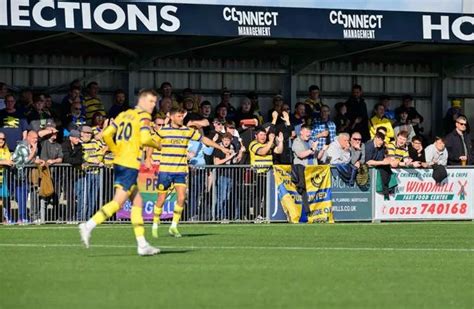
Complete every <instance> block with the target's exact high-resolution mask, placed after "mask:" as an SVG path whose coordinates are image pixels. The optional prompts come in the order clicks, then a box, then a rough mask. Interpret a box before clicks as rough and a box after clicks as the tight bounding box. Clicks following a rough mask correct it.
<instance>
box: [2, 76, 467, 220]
mask: <svg viewBox="0 0 474 309" xmlns="http://www.w3.org/2000/svg"><path fill="white" fill-rule="evenodd" d="M159 92H160V98H159V101H158V104H157V107H156V110H155V111H154V113H153V115H152V116H153V120H154V123H153V128H154V129H155V130H158V129H159V128H161V127H162V126H163V125H166V123H167V114H168V112H169V111H170V109H171V108H172V107H176V106H179V107H182V108H184V109H185V111H186V116H185V124H186V125H187V126H190V127H193V128H196V129H198V130H201V131H202V134H203V135H205V136H208V137H209V138H212V139H213V140H214V141H216V142H218V143H221V144H222V145H223V146H224V147H226V148H228V149H230V150H231V154H228V155H226V154H224V153H222V152H220V151H214V150H213V149H212V148H211V149H209V147H206V146H204V145H202V144H200V143H198V142H193V143H191V144H190V148H189V155H188V158H189V163H190V165H191V166H194V167H198V166H204V165H223V166H229V165H249V164H250V165H252V166H258V168H257V169H255V171H254V172H253V174H252V175H251V176H252V179H254V181H256V182H262V183H264V181H265V177H266V172H265V171H266V170H265V168H268V167H270V166H271V165H273V164H293V165H294V169H295V172H294V175H296V176H295V179H294V181H295V183H297V184H299V187H298V188H299V189H298V190H299V191H301V192H304V188H302V185H301V184H302V180H301V179H302V174H301V171H302V167H304V166H307V165H313V164H333V165H338V164H350V165H351V166H353V167H354V170H353V171H351V173H352V174H355V173H357V169H359V168H360V167H361V166H362V165H368V166H371V167H377V168H378V169H379V170H380V173H381V177H382V178H387V177H389V176H390V168H395V167H430V166H433V165H467V164H473V163H474V162H473V159H474V156H473V151H472V146H471V137H470V135H469V125H468V123H467V119H466V117H465V116H463V115H462V114H461V103H460V101H458V100H453V102H452V108H450V109H449V110H448V112H447V114H446V117H445V120H444V125H445V129H446V130H447V132H446V133H447V134H446V136H445V137H444V138H442V137H436V138H435V139H434V141H433V143H432V144H430V141H429V137H427V136H425V135H424V132H423V128H422V123H423V116H422V115H420V113H419V112H418V111H417V110H416V108H415V107H414V105H413V98H412V97H411V96H410V95H406V96H404V97H403V98H402V100H401V104H400V106H398V107H397V108H395V109H391V107H390V104H391V99H390V98H389V97H388V96H382V97H380V100H379V102H378V103H377V104H376V105H375V107H374V109H373V111H372V112H371V113H370V114H369V112H368V108H367V104H366V102H365V99H364V95H363V89H362V87H361V86H360V85H354V86H353V87H352V92H351V94H350V96H349V98H348V99H347V101H344V102H339V103H337V104H336V105H335V108H334V111H332V110H331V107H330V106H329V105H327V104H325V103H324V101H323V99H322V96H321V94H322V93H321V90H320V89H319V87H318V86H315V85H312V86H310V87H309V89H308V97H307V99H306V100H304V101H303V102H297V103H295V104H294V109H293V111H292V110H291V105H292V104H289V102H285V100H284V97H283V96H281V95H279V94H277V95H275V96H274V97H273V100H272V106H271V108H269V109H268V110H269V111H268V112H265V113H264V112H263V110H262V109H261V108H260V105H259V97H258V94H257V93H255V92H250V93H249V94H248V95H247V96H245V97H243V98H242V99H241V101H240V106H238V107H237V108H236V107H234V106H233V105H232V104H231V98H232V93H231V92H230V91H229V90H228V89H226V88H224V89H223V90H222V92H221V94H220V102H209V101H207V100H202V98H201V97H200V96H199V95H196V94H194V93H193V91H192V89H189V88H187V89H184V90H183V91H182V93H181V94H177V93H175V92H174V91H173V88H172V85H171V84H170V83H169V82H164V83H163V84H162V85H161V87H160V89H159ZM110 103H111V104H106V105H110V106H111V107H110V109H109V110H108V111H106V109H105V105H104V103H103V102H102V100H101V96H100V87H99V84H98V83H97V82H90V83H88V84H87V85H86V86H85V87H84V88H83V87H82V83H81V81H79V80H75V81H73V82H71V84H70V87H69V90H68V92H67V95H66V96H64V98H63V99H62V100H61V102H53V101H52V98H51V96H50V95H48V94H45V93H35V92H33V91H31V90H29V89H23V90H22V91H21V92H20V93H14V92H12V91H10V89H9V88H8V87H7V85H6V84H5V83H0V128H1V129H0V165H1V166H2V167H3V168H2V169H1V174H0V177H2V179H4V178H5V176H4V171H5V170H7V169H8V167H14V168H15V169H16V170H18V171H20V172H18V173H16V174H15V175H16V177H18V179H19V183H20V184H21V185H20V186H16V188H9V186H8V185H7V184H6V183H5V182H2V190H0V192H2V191H5V192H6V191H9V192H10V193H11V192H14V193H13V196H14V198H15V200H16V201H17V203H18V209H19V214H18V218H17V219H18V222H19V223H29V221H28V217H27V216H26V199H27V196H28V192H29V189H28V180H26V179H23V180H22V178H21V177H22V176H21V170H22V168H23V166H25V165H28V164H38V165H40V166H51V165H56V164H59V163H67V164H70V165H72V166H73V167H74V169H75V170H77V171H80V172H78V173H76V176H74V177H73V178H75V179H69V181H73V182H74V186H73V188H69V189H65V188H59V190H62V191H68V190H69V191H74V194H66V195H67V196H69V198H68V201H67V203H68V205H77V207H76V216H75V219H77V220H84V219H87V218H88V217H89V216H90V215H91V214H92V213H93V212H94V210H95V209H96V207H97V206H98V205H97V197H98V194H99V192H98V188H99V187H100V185H101V183H102V182H101V179H99V175H98V170H97V167H102V166H104V167H111V166H112V162H113V156H112V153H111V152H110V151H108V149H107V146H106V144H105V143H104V141H103V139H102V131H103V129H104V128H105V127H107V126H108V125H109V124H110V123H111V122H113V119H114V118H115V117H116V116H117V115H118V114H119V113H120V112H122V111H125V110H127V109H129V108H131V107H132V105H133V104H129V102H128V100H127V95H126V93H125V92H124V91H123V90H120V89H118V90H116V91H115V92H114V95H113V102H110ZM214 103H217V104H216V105H215V106H214ZM266 110H267V109H266ZM424 147H426V148H424ZM158 161H159V153H158V152H156V151H153V150H151V149H150V150H147V151H145V155H144V162H145V164H146V166H148V167H150V166H152V165H154V164H158V163H159V162H158ZM297 175H300V176H299V177H298V176H297ZM189 181H190V186H192V185H194V186H202V179H194V178H193V173H192V172H191V175H190V179H189ZM215 182H216V185H217V207H216V209H217V213H216V218H218V219H222V220H227V219H229V214H228V212H227V206H226V205H227V204H228V200H229V192H231V191H232V188H233V186H234V182H235V179H232V177H230V176H229V175H225V174H221V175H219V177H218V179H216V180H215ZM202 191H203V190H199V192H200V193H199V194H201V193H202ZM69 193H71V192H69ZM260 194H261V195H262V197H261V199H262V200H263V199H264V194H265V193H264V192H263V193H260ZM384 194H385V195H389V194H390V191H389V188H384ZM6 195H8V194H7V193H5V194H2V196H6ZM56 200H57V198H56ZM194 200H195V199H194ZM190 201H193V199H192V198H190ZM56 203H57V201H56ZM190 203H193V202H190ZM85 205H87V207H85ZM4 206H6V208H8V207H9V205H4ZM196 207H197V206H196V205H194V206H193V205H191V208H196ZM259 207H263V202H262V205H261V206H259ZM31 212H32V213H33V212H36V210H31ZM30 218H32V220H37V215H36V214H34V215H32V216H30ZM4 220H5V221H6V222H10V223H11V218H9V217H8V216H7V215H6V213H5V215H4Z"/></svg>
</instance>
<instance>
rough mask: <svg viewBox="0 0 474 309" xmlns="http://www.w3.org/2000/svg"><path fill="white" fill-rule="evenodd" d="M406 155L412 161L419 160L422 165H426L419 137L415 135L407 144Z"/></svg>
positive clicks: (421, 141)
mask: <svg viewBox="0 0 474 309" xmlns="http://www.w3.org/2000/svg"><path fill="white" fill-rule="evenodd" d="M408 156H409V157H410V159H412V161H413V162H419V163H420V165H421V166H422V167H427V164H426V159H425V152H424V151H423V140H422V139H421V137H419V136H415V137H413V138H412V139H411V143H410V145H408Z"/></svg>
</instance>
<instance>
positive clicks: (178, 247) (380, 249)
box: [0, 243, 474, 252]
mask: <svg viewBox="0 0 474 309" xmlns="http://www.w3.org/2000/svg"><path fill="white" fill-rule="evenodd" d="M0 247H27V248H71V247H72V248H79V247H83V246H82V245H80V244H28V243H23V244H22V243H19V244H2V243H0ZM91 247H95V248H136V246H132V245H101V244H92V245H91ZM159 247H160V248H163V249H181V250H282V251H434V252H436V251H446V252H474V248H391V247H382V248H376V247H375V248H371V247H270V246H240V247H239V246H183V247H180V246H159Z"/></svg>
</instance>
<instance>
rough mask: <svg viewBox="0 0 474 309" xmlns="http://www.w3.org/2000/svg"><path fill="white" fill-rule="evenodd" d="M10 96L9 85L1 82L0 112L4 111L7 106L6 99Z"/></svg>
mask: <svg viewBox="0 0 474 309" xmlns="http://www.w3.org/2000/svg"><path fill="white" fill-rule="evenodd" d="M7 94H8V87H7V84H5V83H2V82H0V110H4V109H5V107H6V105H5V97H6V96H7Z"/></svg>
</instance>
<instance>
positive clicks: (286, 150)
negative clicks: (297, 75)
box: [272, 104, 295, 164]
mask: <svg viewBox="0 0 474 309" xmlns="http://www.w3.org/2000/svg"><path fill="white" fill-rule="evenodd" d="M272 126H273V128H274V130H275V134H277V135H279V134H280V133H281V134H282V136H283V141H282V142H283V146H282V147H283V149H282V152H281V153H280V154H274V156H273V162H274V163H275V164H291V162H293V153H292V150H291V145H290V140H291V139H292V138H293V137H294V136H295V128H294V127H293V125H292V124H291V122H290V114H289V107H288V106H287V105H286V104H284V105H283V108H282V112H281V114H278V113H277V112H276V111H274V112H273V115H272Z"/></svg>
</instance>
